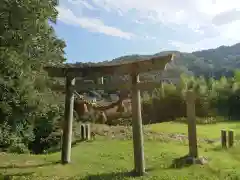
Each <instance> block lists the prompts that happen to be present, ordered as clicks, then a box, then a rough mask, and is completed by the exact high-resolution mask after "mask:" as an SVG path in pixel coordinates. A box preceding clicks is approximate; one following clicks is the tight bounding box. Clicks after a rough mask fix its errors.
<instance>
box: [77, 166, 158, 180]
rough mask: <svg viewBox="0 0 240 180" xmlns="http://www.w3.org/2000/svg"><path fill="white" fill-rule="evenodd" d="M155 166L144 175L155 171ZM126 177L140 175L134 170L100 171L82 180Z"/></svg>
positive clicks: (108, 179) (107, 179)
mask: <svg viewBox="0 0 240 180" xmlns="http://www.w3.org/2000/svg"><path fill="white" fill-rule="evenodd" d="M153 170H154V168H147V169H146V174H144V176H147V173H148V172H151V171H153ZM126 177H129V178H130V177H138V175H137V174H136V173H135V172H134V171H126V172H110V173H100V174H90V175H87V176H85V177H84V178H81V180H97V179H98V180H112V179H124V178H126ZM79 180H80V179H79Z"/></svg>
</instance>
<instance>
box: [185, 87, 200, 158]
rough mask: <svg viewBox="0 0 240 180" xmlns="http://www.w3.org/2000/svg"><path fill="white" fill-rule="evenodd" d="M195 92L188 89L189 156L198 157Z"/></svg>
mask: <svg viewBox="0 0 240 180" xmlns="http://www.w3.org/2000/svg"><path fill="white" fill-rule="evenodd" d="M195 98H196V97H195V93H194V92H193V91H191V90H189V91H187V94H186V102H187V121H188V142H189V156H190V157H191V158H198V147H197V129H196V112H195Z"/></svg>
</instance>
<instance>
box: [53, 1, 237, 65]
mask: <svg viewBox="0 0 240 180" xmlns="http://www.w3.org/2000/svg"><path fill="white" fill-rule="evenodd" d="M57 9H58V11H59V16H58V21H57V24H56V25H55V26H54V27H55V30H56V33H57V35H58V36H59V37H60V38H62V39H64V40H65V42H66V45H67V47H66V49H65V52H66V57H67V60H68V62H89V61H90V62H99V61H104V60H111V59H113V58H117V57H119V56H123V55H130V54H154V53H157V52H160V51H164V50H179V51H184V52H192V51H195V50H202V49H208V48H215V47H218V46H221V45H232V44H235V43H238V42H240V36H239V32H240V11H239V10H240V1H239V0H181V1H180V0H60V4H59V6H58V7H57Z"/></svg>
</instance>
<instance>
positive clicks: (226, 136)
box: [221, 129, 234, 149]
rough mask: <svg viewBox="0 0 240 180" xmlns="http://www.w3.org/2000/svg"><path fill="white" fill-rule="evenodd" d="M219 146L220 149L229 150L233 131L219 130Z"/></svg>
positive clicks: (232, 140) (231, 144)
mask: <svg viewBox="0 0 240 180" xmlns="http://www.w3.org/2000/svg"><path fill="white" fill-rule="evenodd" d="M221 144H222V148H224V149H225V148H231V147H233V145H234V131H233V130H228V131H227V130H225V129H222V130H221ZM227 145H228V146H227Z"/></svg>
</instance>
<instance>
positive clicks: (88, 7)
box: [68, 0, 96, 10]
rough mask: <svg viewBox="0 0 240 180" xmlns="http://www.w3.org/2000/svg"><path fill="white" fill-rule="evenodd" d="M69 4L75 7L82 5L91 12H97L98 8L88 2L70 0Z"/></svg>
mask: <svg viewBox="0 0 240 180" xmlns="http://www.w3.org/2000/svg"><path fill="white" fill-rule="evenodd" d="M68 2H69V3H71V4H73V5H80V6H82V7H85V8H87V9H90V10H95V9H96V8H95V7H93V6H92V5H91V4H89V3H88V2H87V1H84V0H68Z"/></svg>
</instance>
